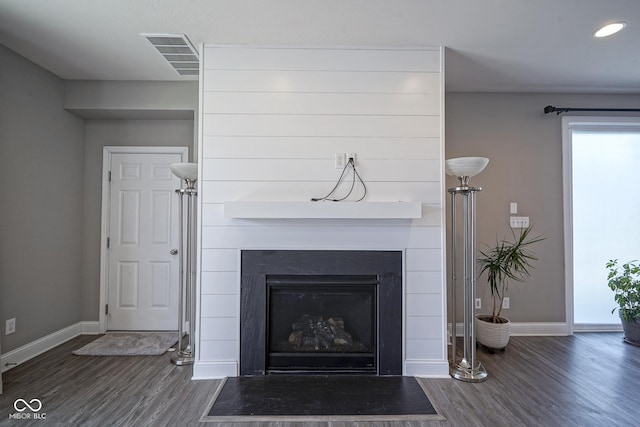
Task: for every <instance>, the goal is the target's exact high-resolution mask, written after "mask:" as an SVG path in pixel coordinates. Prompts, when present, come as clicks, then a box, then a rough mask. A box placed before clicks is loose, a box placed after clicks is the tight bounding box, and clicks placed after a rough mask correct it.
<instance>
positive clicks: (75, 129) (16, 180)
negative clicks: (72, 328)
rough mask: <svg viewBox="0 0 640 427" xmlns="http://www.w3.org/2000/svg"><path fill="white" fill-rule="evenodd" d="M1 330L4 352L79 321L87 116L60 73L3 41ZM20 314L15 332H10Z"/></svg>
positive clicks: (0, 91)
mask: <svg viewBox="0 0 640 427" xmlns="http://www.w3.org/2000/svg"><path fill="white" fill-rule="evenodd" d="M0 63H1V64H2V67H0V183H2V185H0V200H1V202H0V326H1V328H0V337H1V339H2V351H4V352H5V353H6V352H8V351H11V350H13V349H15V348H17V347H20V346H22V345H24V344H27V343H29V342H31V341H34V340H35V339H38V338H40V337H42V336H45V335H47V334H49V333H52V332H54V331H57V330H60V329H62V328H65V327H67V326H69V325H72V324H74V323H76V322H78V321H80V320H82V318H81V314H80V313H81V309H80V288H81V281H80V275H81V268H80V264H81V260H82V218H83V204H82V192H83V182H82V178H83V171H84V122H83V120H82V119H80V118H78V117H76V116H74V115H73V114H70V113H68V112H67V111H65V110H64V109H63V95H64V85H63V82H62V80H60V79H59V78H58V77H56V76H54V75H53V74H51V73H49V72H48V71H45V70H43V69H42V68H40V67H38V66H37V65H35V64H33V63H31V62H29V61H27V60H26V59H24V58H23V57H21V56H19V55H17V54H15V53H14V52H12V51H11V50H9V49H7V48H5V47H3V46H0ZM12 317H15V318H16V333H15V334H12V335H8V336H5V335H4V330H5V328H4V326H5V320H6V319H8V318H12Z"/></svg>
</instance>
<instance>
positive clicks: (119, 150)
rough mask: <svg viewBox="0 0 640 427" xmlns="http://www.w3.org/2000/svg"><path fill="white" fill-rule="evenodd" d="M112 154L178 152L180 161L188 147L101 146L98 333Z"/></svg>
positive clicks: (104, 292)
mask: <svg viewBox="0 0 640 427" xmlns="http://www.w3.org/2000/svg"><path fill="white" fill-rule="evenodd" d="M114 154H180V155H181V156H182V162H188V161H189V147H179V146H167V147H162V146H122V147H119V146H104V147H103V148H102V216H101V220H100V306H99V307H98V312H99V327H100V333H101V334H104V333H105V332H106V331H107V315H106V313H105V309H106V306H107V303H108V302H109V268H108V266H109V251H108V250H107V238H108V237H109V212H110V211H111V181H109V172H110V170H111V157H112V156H113V155H114Z"/></svg>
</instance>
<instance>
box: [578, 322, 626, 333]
mask: <svg viewBox="0 0 640 427" xmlns="http://www.w3.org/2000/svg"><path fill="white" fill-rule="evenodd" d="M573 332H622V324H621V323H618V324H577V325H573Z"/></svg>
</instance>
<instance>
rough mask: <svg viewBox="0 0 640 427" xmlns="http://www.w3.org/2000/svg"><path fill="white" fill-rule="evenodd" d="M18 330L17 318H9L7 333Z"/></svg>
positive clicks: (6, 327)
mask: <svg viewBox="0 0 640 427" xmlns="http://www.w3.org/2000/svg"><path fill="white" fill-rule="evenodd" d="M15 331H16V318H15V317H14V318H11V319H7V323H6V325H5V335H10V334H13V333H14V332H15Z"/></svg>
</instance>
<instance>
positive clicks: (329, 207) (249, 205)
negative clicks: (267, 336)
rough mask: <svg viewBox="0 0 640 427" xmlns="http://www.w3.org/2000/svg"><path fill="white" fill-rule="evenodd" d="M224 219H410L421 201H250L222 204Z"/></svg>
mask: <svg viewBox="0 0 640 427" xmlns="http://www.w3.org/2000/svg"><path fill="white" fill-rule="evenodd" d="M224 216H225V218H238V219H267V218H280V219H293V218H311V219H351V218H353V219H413V218H421V217H422V203H420V202H326V201H325V202H275V201H274V202H252V201H235V202H225V203H224Z"/></svg>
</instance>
